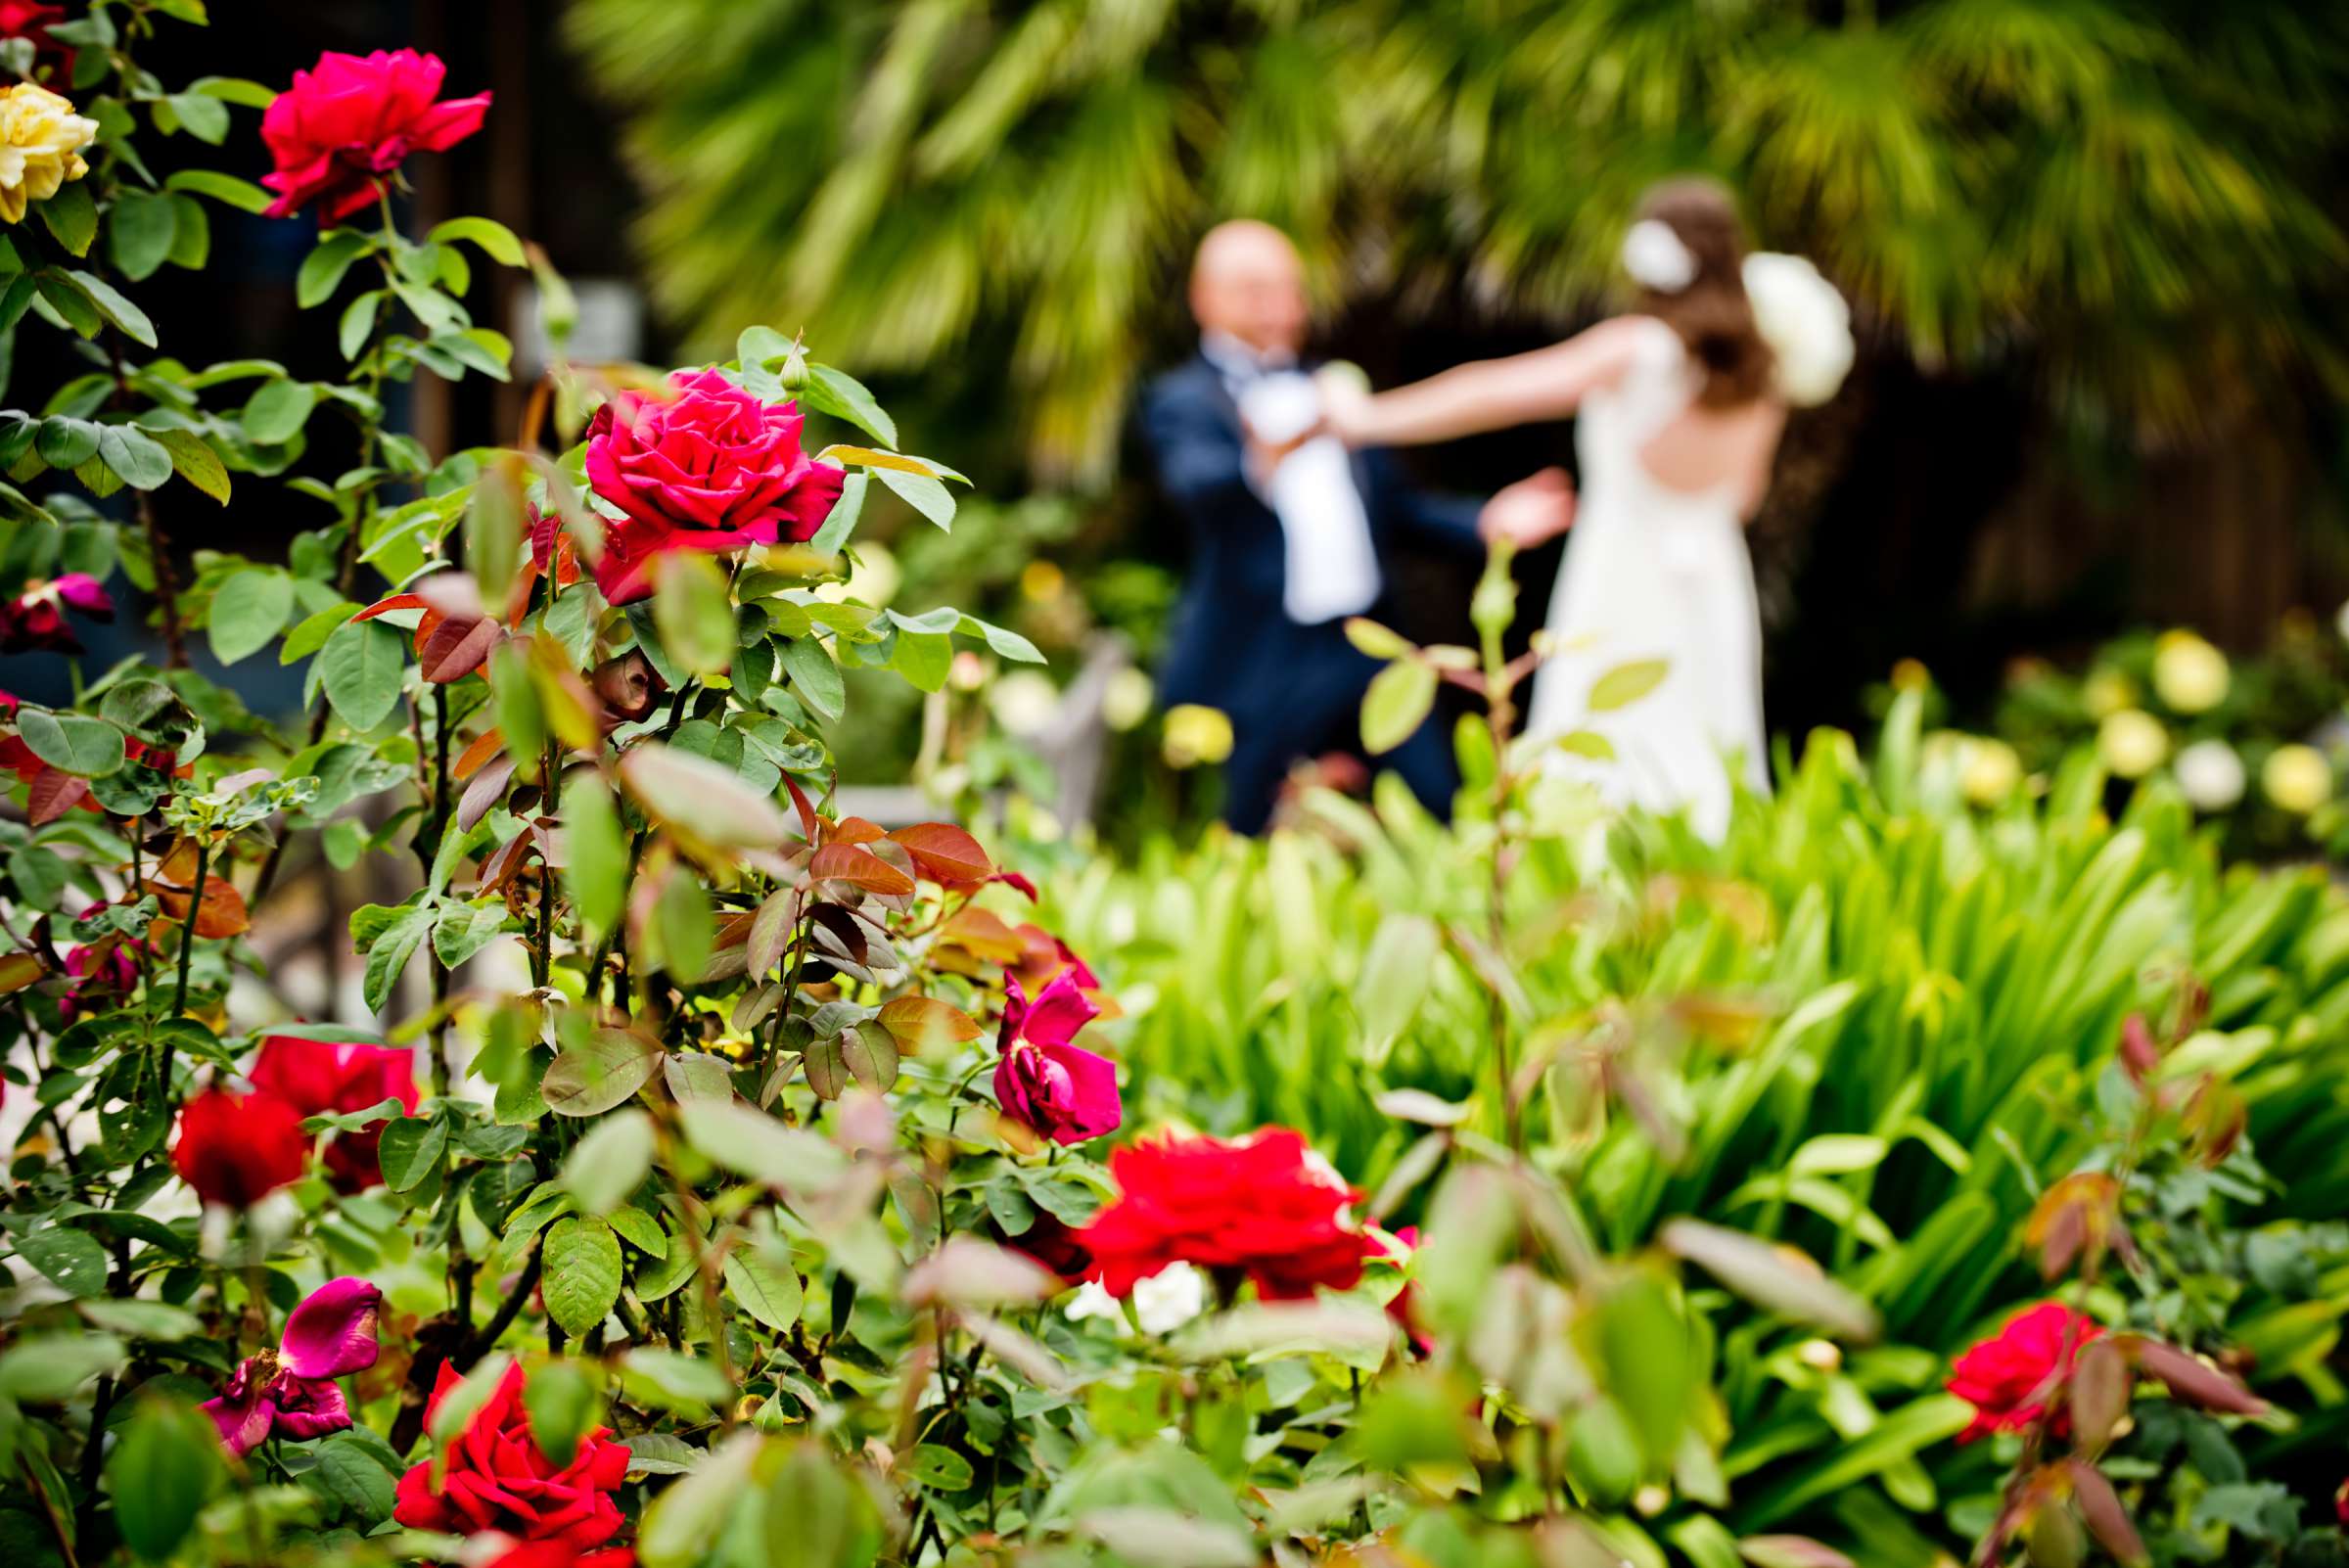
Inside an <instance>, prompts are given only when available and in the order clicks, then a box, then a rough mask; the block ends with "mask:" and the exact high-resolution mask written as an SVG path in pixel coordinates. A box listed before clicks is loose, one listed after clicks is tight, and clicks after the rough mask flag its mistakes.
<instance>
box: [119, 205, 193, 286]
mask: <svg viewBox="0 0 2349 1568" xmlns="http://www.w3.org/2000/svg"><path fill="white" fill-rule="evenodd" d="M178 235H179V210H178V206H177V204H176V203H174V202H173V201H172V199H171V198H170V197H168V196H163V195H159V194H157V193H154V192H151V191H139V190H126V191H123V192H121V193H120V194H118V195H117V196H115V205H114V209H113V210H112V211H111V212H109V213H108V214H107V219H106V247H107V254H109V255H110V256H112V257H113V258H114V263H115V271H117V272H119V273H121V274H122V275H123V276H124V277H126V278H128V279H130V281H131V282H133V283H136V282H138V281H139V280H141V279H142V278H146V277H150V276H152V275H153V274H154V272H155V270H156V269H157V268H158V267H161V265H162V264H163V262H164V261H165V260H166V259H168V258H169V256H170V254H171V244H172V241H173V240H175V239H176V238H178Z"/></svg>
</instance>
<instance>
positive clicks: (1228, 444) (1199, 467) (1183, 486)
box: [1142, 385, 1248, 519]
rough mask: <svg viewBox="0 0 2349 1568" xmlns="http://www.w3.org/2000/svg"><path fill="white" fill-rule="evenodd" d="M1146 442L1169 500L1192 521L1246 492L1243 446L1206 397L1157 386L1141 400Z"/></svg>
mask: <svg viewBox="0 0 2349 1568" xmlns="http://www.w3.org/2000/svg"><path fill="white" fill-rule="evenodd" d="M1142 438H1143V439H1144V440H1145V441H1147V442H1148V443H1149V446H1150V456H1151V458H1152V460H1153V461H1154V462H1155V463H1156V464H1157V467H1158V483H1159V484H1160V486H1161V487H1163V488H1164V489H1165V490H1166V492H1167V498H1168V499H1169V500H1171V501H1173V502H1174V504H1175V505H1176V506H1178V507H1180V508H1182V509H1183V510H1184V511H1185V512H1186V513H1188V514H1190V515H1191V516H1192V517H1194V518H1198V519H1205V518H1207V517H1209V516H1212V515H1213V514H1215V513H1216V512H1217V511H1219V510H1220V507H1219V506H1218V505H1217V503H1220V502H1223V501H1227V500H1230V499H1231V498H1233V497H1234V496H1237V495H1242V494H1245V493H1247V489H1248V478H1247V475H1246V473H1245V472H1244V471H1243V470H1242V468H1241V459H1240V443H1239V442H1238V441H1236V440H1234V439H1232V437H1231V431H1230V429H1229V428H1228V427H1227V426H1226V425H1224V423H1223V422H1222V421H1221V419H1219V418H1218V417H1217V415H1216V411H1215V410H1214V409H1213V408H1211V407H1209V406H1208V405H1207V403H1206V401H1205V400H1204V399H1202V398H1200V397H1197V396H1191V395H1185V393H1184V391H1183V389H1182V388H1180V387H1179V386H1167V385H1161V386H1158V387H1154V388H1152V389H1151V391H1150V392H1149V395H1148V396H1147V397H1145V398H1144V399H1143V402H1142Z"/></svg>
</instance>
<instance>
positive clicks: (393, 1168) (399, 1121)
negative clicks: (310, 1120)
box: [370, 928, 448, 1192]
mask: <svg viewBox="0 0 2349 1568" xmlns="http://www.w3.org/2000/svg"><path fill="white" fill-rule="evenodd" d="M394 929H397V928H394ZM385 935H386V936H387V937H389V936H390V933H389V932H387V933H386V934H385ZM382 946H383V942H382V941H381V940H379V941H378V942H377V943H376V947H377V948H378V950H381V948H382ZM370 1005H373V1006H380V1005H381V1003H371V1004H370ZM447 1147H448V1124H447V1123H446V1122H443V1121H441V1120H440V1119H439V1118H438V1117H437V1116H436V1117H421V1116H402V1117H398V1118H396V1119H394V1120H392V1121H390V1122H386V1123H385V1124H384V1131H383V1139H382V1141H381V1142H379V1143H378V1144H377V1145H376V1157H377V1159H378V1160H379V1161H381V1163H382V1165H383V1168H384V1185H385V1186H388V1187H390V1188H391V1190H392V1191H394V1192H409V1191H413V1190H414V1189H415V1188H417V1187H419V1186H421V1185H423V1183H424V1181H425V1178H426V1177H428V1176H431V1175H432V1174H433V1172H434V1171H436V1170H438V1168H439V1165H440V1156H441V1154H442V1152H443V1151H445V1150H446V1149H447Z"/></svg>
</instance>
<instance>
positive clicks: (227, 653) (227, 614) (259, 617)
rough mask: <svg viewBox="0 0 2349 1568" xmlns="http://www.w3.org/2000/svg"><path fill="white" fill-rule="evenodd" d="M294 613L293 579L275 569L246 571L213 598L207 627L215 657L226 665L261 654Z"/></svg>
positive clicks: (235, 574)
mask: <svg viewBox="0 0 2349 1568" xmlns="http://www.w3.org/2000/svg"><path fill="white" fill-rule="evenodd" d="M293 612H294V579H293V578H292V577H291V576H287V575H286V574H285V573H284V572H282V571H280V570H278V569H277V568H276V567H247V568H246V569H245V570H244V571H242V572H237V573H233V574H231V575H230V576H229V578H228V580H227V581H225V582H223V583H221V584H220V586H219V588H218V589H217V590H215V591H214V592H213V594H212V609H211V615H210V619H209V622H208V623H207V627H206V630H207V634H208V635H209V637H210V639H211V645H212V657H213V658H214V659H217V660H219V661H220V662H221V663H222V664H224V665H233V664H235V663H236V662H237V661H238V660H240V659H244V658H247V657H249V656H251V655H253V654H255V653H258V652H260V650H261V649H263V648H265V647H267V646H268V645H269V640H270V639H271V638H272V637H275V636H276V635H277V634H278V632H279V631H280V630H281V629H283V628H284V626H285V623H286V617H287V616H289V615H291V614H293Z"/></svg>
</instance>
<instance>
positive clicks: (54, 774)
mask: <svg viewBox="0 0 2349 1568" xmlns="http://www.w3.org/2000/svg"><path fill="white" fill-rule="evenodd" d="M89 794H90V781H89V780H88V779H86V778H81V777H79V776H77V775H75V774H72V773H62V772H60V771H58V770H57V769H56V768H54V767H44V768H42V769H41V770H40V771H39V772H37V773H35V774H33V775H32V787H31V788H30V790H28V791H27V792H26V795H25V803H24V804H25V815H26V816H27V817H28V818H30V820H31V822H32V825H33V826H34V827H41V826H44V825H46V824H48V823H51V822H54V821H56V820H57V819H58V818H59V817H61V816H64V815H65V814H66V813H67V812H68V811H70V810H72V809H73V807H76V806H79V805H80V804H81V803H82V802H83V801H85V800H87V799H89Z"/></svg>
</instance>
